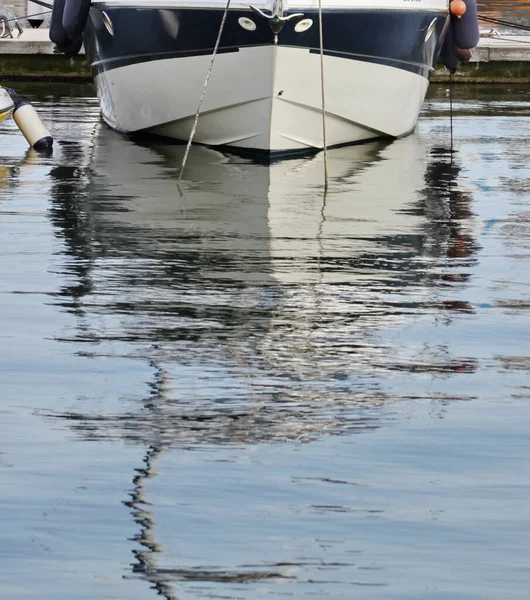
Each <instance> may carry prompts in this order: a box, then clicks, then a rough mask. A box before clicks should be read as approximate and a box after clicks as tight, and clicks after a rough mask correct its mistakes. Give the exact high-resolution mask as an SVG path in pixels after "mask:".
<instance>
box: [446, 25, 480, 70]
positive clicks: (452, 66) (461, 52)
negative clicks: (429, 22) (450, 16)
mask: <svg viewBox="0 0 530 600" xmlns="http://www.w3.org/2000/svg"><path fill="white" fill-rule="evenodd" d="M472 54H473V53H472V51H471V49H469V48H460V47H459V46H458V45H457V44H456V40H455V35H454V29H453V23H452V22H450V23H449V26H448V27H447V31H446V33H445V39H444V43H443V45H442V51H441V52H440V62H441V63H442V64H443V65H445V66H446V67H447V68H448V69H449V70H450V71H456V69H458V67H459V66H460V65H461V64H462V63H468V62H469V61H470V60H471V56H472Z"/></svg>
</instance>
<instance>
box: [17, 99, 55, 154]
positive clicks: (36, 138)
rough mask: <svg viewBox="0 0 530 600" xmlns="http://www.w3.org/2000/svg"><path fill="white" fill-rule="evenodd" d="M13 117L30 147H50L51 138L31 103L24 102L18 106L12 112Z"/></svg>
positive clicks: (40, 148) (42, 148)
mask: <svg viewBox="0 0 530 600" xmlns="http://www.w3.org/2000/svg"><path fill="white" fill-rule="evenodd" d="M13 119H14V120H15V123H16V124H17V125H18V128H19V129H20V131H21V132H22V134H23V135H24V137H25V138H26V139H27V140H28V144H29V145H30V146H31V147H32V148H35V150H44V149H45V148H51V146H52V145H53V138H52V136H51V135H50V132H49V131H48V130H47V129H46V127H44V125H43V124H42V121H41V120H40V119H39V115H38V114H37V111H36V110H35V109H34V108H33V106H31V104H25V103H24V104H21V105H20V106H18V107H17V108H16V110H15V112H14V113H13Z"/></svg>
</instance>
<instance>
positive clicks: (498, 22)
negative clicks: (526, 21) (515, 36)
mask: <svg viewBox="0 0 530 600" xmlns="http://www.w3.org/2000/svg"><path fill="white" fill-rule="evenodd" d="M478 18H479V20H480V21H484V22H485V23H491V24H492V25H501V26H504V27H511V28H512V29H520V30H522V31H530V26H528V25H522V24H520V23H515V22H514V21H507V20H506V19H497V18H495V17H488V16H486V15H479V16H478Z"/></svg>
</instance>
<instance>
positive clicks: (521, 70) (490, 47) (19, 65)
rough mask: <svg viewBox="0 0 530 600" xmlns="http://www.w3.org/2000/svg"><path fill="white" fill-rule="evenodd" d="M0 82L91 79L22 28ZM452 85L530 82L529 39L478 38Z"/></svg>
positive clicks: (5, 52) (6, 50) (0, 45)
mask: <svg viewBox="0 0 530 600" xmlns="http://www.w3.org/2000/svg"><path fill="white" fill-rule="evenodd" d="M0 55H1V57H0V81H15V80H19V81H20V80H24V81H72V82H74V81H80V82H87V81H90V80H91V72H90V67H89V65H88V64H87V62H86V59H85V56H84V52H83V50H82V51H81V52H80V54H79V55H78V56H76V57H75V58H66V57H65V56H63V55H61V54H59V53H57V52H56V51H55V46H54V44H53V43H52V42H50V40H49V37H48V30H47V29H24V31H23V33H22V34H21V35H20V36H19V37H16V33H15V34H14V37H13V38H2V39H0ZM431 81H433V82H435V83H445V82H449V71H448V70H447V69H446V68H445V67H443V66H441V65H440V66H439V67H438V68H437V69H436V70H435V72H434V73H433V75H432V77H431ZM453 82H455V83H530V36H514V35H503V36H501V37H498V36H496V35H492V36H491V37H481V39H480V42H479V45H478V47H477V48H476V50H475V53H474V55H473V58H472V60H471V62H470V63H469V64H467V65H462V67H461V68H460V69H459V70H458V71H457V73H456V74H455V75H454V76H453Z"/></svg>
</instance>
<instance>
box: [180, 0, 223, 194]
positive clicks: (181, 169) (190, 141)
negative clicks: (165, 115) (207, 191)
mask: <svg viewBox="0 0 530 600" xmlns="http://www.w3.org/2000/svg"><path fill="white" fill-rule="evenodd" d="M231 1H232V0H228V1H227V3H226V7H225V11H224V13H223V18H222V19H221V25H220V26H219V33H218V34H217V40H216V41H215V46H214V48H213V53H212V60H211V61H210V66H209V68H208V73H206V79H205V80H204V87H203V88H202V94H201V99H200V100H199V106H197V112H196V113H195V119H194V121H193V127H192V128H191V133H190V137H189V139H188V144H187V146H186V151H185V152H184V158H183V159H182V166H181V167H180V173H179V178H178V183H180V181H181V180H182V174H183V173H184V168H185V167H186V162H187V160H188V154H189V152H190V148H191V144H192V142H193V138H194V136H195V131H196V129H197V123H198V122H199V115H200V114H201V108H202V103H203V101H204V97H205V96H206V88H207V87H208V81H210V75H211V74H212V69H213V63H214V62H215V57H216V55H217V50H218V49H219V44H220V42H221V36H222V35H223V29H224V26H225V23H226V17H227V15H228V9H229V8H230V2H231Z"/></svg>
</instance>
